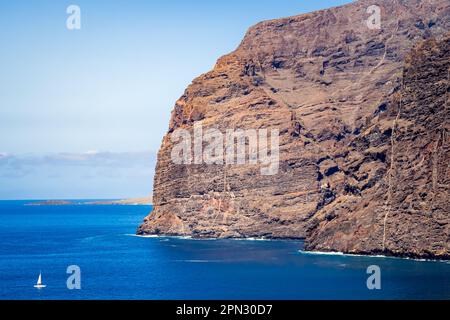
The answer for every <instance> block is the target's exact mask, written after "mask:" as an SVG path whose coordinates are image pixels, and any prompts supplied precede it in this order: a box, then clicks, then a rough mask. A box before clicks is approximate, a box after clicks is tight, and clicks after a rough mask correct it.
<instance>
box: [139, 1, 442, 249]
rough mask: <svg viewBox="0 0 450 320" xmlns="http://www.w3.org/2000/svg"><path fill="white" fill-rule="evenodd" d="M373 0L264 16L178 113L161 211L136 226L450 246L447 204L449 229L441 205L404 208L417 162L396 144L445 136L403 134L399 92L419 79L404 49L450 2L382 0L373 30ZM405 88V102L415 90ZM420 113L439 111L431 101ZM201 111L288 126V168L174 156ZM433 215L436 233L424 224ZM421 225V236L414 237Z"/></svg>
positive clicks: (160, 190) (165, 155) (316, 243)
mask: <svg viewBox="0 0 450 320" xmlns="http://www.w3.org/2000/svg"><path fill="white" fill-rule="evenodd" d="M372 4H373V3H372V1H358V2H355V3H352V4H350V5H346V6H342V7H338V8H332V9H329V10H322V11H318V12H314V13H310V14H306V15H300V16H295V17H289V18H284V19H277V20H271V21H265V22H262V23H259V24H257V25H256V26H254V27H252V28H250V30H249V31H248V32H247V34H246V36H245V38H244V40H243V41H242V43H241V45H240V46H239V48H238V49H237V50H236V51H234V52H233V53H231V54H229V55H226V56H224V57H222V58H220V59H219V60H218V62H217V64H216V66H215V68H214V69H213V70H212V71H210V72H208V73H206V74H204V75H201V76H200V77H198V78H197V79H195V80H194V81H193V83H192V84H191V85H190V86H189V87H188V88H187V89H186V91H185V93H184V94H183V96H182V97H181V98H180V99H179V100H178V101H177V102H176V104H175V107H174V110H173V111H172V117H171V121H170V124H169V131H168V134H167V135H166V136H165V137H164V139H163V142H162V146H161V149H160V151H159V154H158V162H157V167H156V175H155V180H154V211H153V212H152V214H151V215H150V216H149V217H147V218H146V219H145V221H144V223H143V224H142V225H141V226H140V228H139V229H138V233H139V234H161V235H188V236H193V237H237V238H240V237H267V238H306V240H307V248H308V249H311V250H327V251H344V252H354V253H357V252H358V253H361V252H362V253H375V252H377V253H378V252H382V251H383V252H386V253H392V254H396V255H414V256H438V257H446V256H448V242H449V241H448V213H449V210H448V207H447V208H441V207H442V204H441V205H439V206H441V207H439V206H438V207H439V208H438V209H436V210H437V211H436V210H435V211H436V212H438V213H437V214H438V215H440V216H441V218H439V219H438V221H439V223H438V225H439V227H437V225H436V224H435V221H437V220H436V219H435V218H434V217H432V218H429V217H428V218H427V217H422V216H421V215H415V216H410V217H409V218H408V219H403V220H400V219H399V216H401V215H402V212H409V211H407V209H405V208H403V207H402V206H404V204H403V203H404V201H403V200H404V199H401V197H402V196H401V195H400V194H401V193H402V192H403V193H405V192H406V193H407V192H408V191H407V190H404V184H405V182H407V181H409V180H408V179H409V178H412V176H411V177H409V176H407V175H402V171H403V170H405V171H408V172H409V171H410V169H407V167H405V166H406V163H405V162H402V161H404V159H403V158H402V157H400V156H397V155H398V154H400V153H399V152H403V154H404V156H408V157H409V156H413V154H414V152H416V153H420V152H419V151H418V150H420V148H421V147H422V146H421V145H419V144H418V145H417V148H418V149H417V150H414V151H411V153H408V152H409V151H405V150H409V149H408V147H407V145H408V143H407V142H406V139H413V141H414V142H416V141H419V140H420V141H423V143H425V142H426V141H428V143H430V144H433V143H434V144H436V143H437V142H436V141H437V140H435V139H436V137H437V136H435V135H431V133H430V134H429V135H425V136H423V137H422V136H420V137H421V138H420V139H418V138H414V135H415V133H411V132H409V131H408V132H409V133H408V134H410V135H412V136H403V135H402V132H403V131H401V130H400V129H401V128H403V127H402V126H403V125H406V122H405V121H407V120H406V119H407V118H408V117H410V118H411V119H410V120H409V121H412V123H414V121H413V119H415V115H413V114H411V115H408V117H406V114H405V116H402V114H401V113H400V116H398V114H399V112H398V111H395V110H397V109H396V101H397V100H395V97H398V96H399V94H400V93H399V92H403V91H404V90H406V87H405V86H404V84H403V85H402V83H407V82H408V80H407V79H408V70H409V69H407V68H408V64H409V63H410V62H408V61H410V60H407V61H406V66H405V60H406V56H407V55H408V53H409V52H410V51H411V49H412V48H413V46H414V45H415V44H417V43H418V42H421V41H423V40H426V39H431V38H435V39H438V40H439V41H442V40H441V39H442V38H443V37H444V36H445V35H446V34H447V32H448V31H449V30H450V21H449V20H450V19H449V16H450V9H449V4H448V1H446V0H436V1H432V0H427V1H392V0H384V1H378V3H377V5H379V6H380V7H381V10H382V12H381V14H382V27H381V29H380V30H370V29H369V28H368V27H367V25H366V23H365V21H366V19H367V18H368V16H369V14H367V13H366V10H367V8H368V7H369V6H370V5H372ZM430 41H435V40H430ZM427 43H428V42H427ZM433 43H435V46H436V48H438V47H439V45H437V43H438V42H436V41H435V42H433ZM439 43H440V42H439ZM444 43H445V42H444ZM439 48H440V47H439ZM436 50H437V49H436ZM438 51H439V50H438ZM433 52H434V51H433ZM409 59H411V58H409ZM429 59H431V60H433V58H431V57H430V58H429ZM439 59H441V58H437V60H439ZM442 59H443V58H442ZM442 59H441V60H442ZM439 61H440V60H439ZM418 63H419V61H418ZM424 63H425V62H424ZM404 66H405V68H406V69H405V77H403V68H404ZM433 66H434V65H433ZM428 77H429V79H430V80H431V79H434V80H436V79H438V78H439V76H437V75H436V76H435V75H429V76H428ZM405 81H406V82H405ZM436 81H438V80H436ZM439 81H444V79H442V80H439ZM408 88H409V87H408ZM408 90H409V89H408ZM430 90H434V89H430ZM431 92H432V91H430V95H429V99H430V100H431V101H432V102H433V103H435V104H436V108H438V109H439V106H441V107H442V103H441V102H439V101H440V100H439V99H442V97H441V96H439V97H440V98H436V99H435V98H434V96H433V95H431ZM406 94H408V93H407V92H405V93H404V94H402V95H406ZM436 97H437V96H436ZM402 99H403V100H402V101H403V102H402V103H403V104H405V101H416V100H414V99H413V98H412V97H411V96H409V98H408V99H405V98H402ZM427 102H430V101H427ZM417 103H419V102H417V101H416V104H417ZM405 105H406V104H405ZM409 105H410V106H411V108H413V105H415V104H412V102H411V103H410V104H409ZM444 105H445V104H444ZM403 110H406V109H403ZM421 110H422V109H421ZM444 110H447V109H444ZM419 113H421V114H426V115H427V116H428V117H435V115H434V113H432V112H431V110H428V109H426V110H425V109H424V110H422V111H420V112H419ZM397 116H398V119H397ZM392 117H393V118H392ZM438 117H440V119H441V121H442V120H443V119H446V118H445V117H443V114H440V115H439V116H438ZM447 118H448V115H447ZM396 119H397V120H396ZM429 120H430V119H428V120H427V123H431V122H430V121H429ZM435 120H436V121H438V119H437V118H436V119H435ZM198 121H202V125H203V128H204V130H206V129H207V128H216V129H218V130H220V131H221V132H225V131H226V130H227V129H244V130H245V129H261V128H267V129H269V130H270V129H278V130H279V132H280V166H279V168H280V169H279V172H278V174H276V175H272V176H264V175H261V174H260V165H228V166H227V165H206V164H196V165H177V164H174V163H173V161H172V160H171V150H172V147H173V145H174V144H173V142H172V141H171V139H170V134H171V133H172V132H174V130H176V129H179V128H183V129H186V130H190V131H192V130H193V126H194V123H196V122H198ZM394 122H395V124H394ZM413 127H414V126H413ZM444 127H445V126H444ZM414 130H419V129H417V128H416V129H414ZM414 130H413V131H414ZM417 135H419V133H417ZM447 137H448V136H446V135H445V134H444V136H443V137H442V133H441V138H439V139H440V141H441V142H438V144H439V145H442V146H443V145H445V142H444V140H445V139H447ZM430 148H431V147H430ZM438 150H440V151H437V153H435V155H434V156H433V159H434V160H433V161H434V162H433V163H436V165H435V166H434V167H433V168H434V169H433V170H432V171H433V172H434V173H433V177H434V178H432V183H431V184H432V185H434V190H436V192H435V193H434V196H433V197H434V200H433V201H434V202H433V203H434V204H436V203H439V201H440V200H436V199H441V198H440V197H442V196H443V194H442V190H444V191H448V189H446V188H448V181H443V180H439V179H440V178H439V177H440V176H441V175H442V174H444V173H445V172H444V171H442V170H444V169H443V167H445V163H448V154H447V153H445V152H444V151H442V150H443V149H440V148H438ZM391 154H394V156H393V157H392V156H391ZM436 154H437V155H436ZM445 157H447V158H445ZM424 161H425V160H424ZM439 163H443V165H441V166H440V165H439ZM447 169H448V168H447ZM423 170H424V171H426V170H427V169H426V168H425V169H423ZM439 170H441V171H439ZM424 175H426V174H425V173H424ZM447 176H448V173H447ZM406 184H408V185H409V186H410V187H411V188H413V190H414V192H416V191H417V190H418V188H416V186H417V185H420V186H424V188H425V189H426V188H428V185H429V183H428V182H427V181H425V180H420V179H419V180H418V181H416V182H414V184H413V183H409V182H408V183H406ZM431 195H432V193H430V192H428V193H427V196H426V199H428V198H427V197H429V196H431ZM408 199H409V198H408ZM408 201H409V203H410V205H411V206H412V207H413V206H417V205H419V203H421V201H420V200H418V199H417V198H415V194H414V193H413V195H411V196H410V199H409V200H408ZM426 202H427V208H428V206H433V205H434V204H433V205H432V204H430V202H429V200H426ZM420 205H421V204H420ZM400 209H401V210H406V211H401V210H400ZM415 210H418V211H420V210H422V209H420V208H419V209H417V208H416V209H415ZM427 210H428V209H427ZM430 210H431V209H429V210H428V211H427V212H428V213H429V212H431V211H432V210H431V211H430ZM439 210H440V211H439ZM439 212H440V213H439ZM405 214H407V213H405ZM416 218H417V219H422V220H421V221H422V222H421V223H417V222H414V221H415V219H416ZM400 221H401V222H400ZM405 221H406V222H405ZM423 223H425V224H427V227H426V228H424V230H425V229H426V230H427V231H424V232H422V231H420V230H419V229H418V226H419V225H420V224H423ZM436 223H437V222H436ZM399 230H400V232H399ZM411 230H415V231H414V233H410V234H414V235H415V236H416V237H415V238H414V239H415V240H414V242H411V241H409V240H408V237H406V234H408V232H410V231H411ZM433 230H434V231H433ZM431 232H435V233H436V234H437V235H436V236H434V235H433V237H431V236H430V233H431ZM434 243H438V244H437V245H435V244H434ZM383 248H384V249H383Z"/></svg>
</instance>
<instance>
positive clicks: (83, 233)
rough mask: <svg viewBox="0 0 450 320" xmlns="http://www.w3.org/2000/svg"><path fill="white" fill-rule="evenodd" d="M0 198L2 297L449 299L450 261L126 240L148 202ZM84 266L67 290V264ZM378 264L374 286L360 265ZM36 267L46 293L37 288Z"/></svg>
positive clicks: (279, 246) (275, 244)
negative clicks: (33, 202) (50, 202)
mask: <svg viewBox="0 0 450 320" xmlns="http://www.w3.org/2000/svg"><path fill="white" fill-rule="evenodd" d="M25 203H27V202H24V201H0V221H1V223H0V239H1V246H0V299H450V277H449V275H450V264H448V263H445V262H435V261H415V260H404V259H393V258H381V257H359V256H343V255H341V256H340V255H316V254H305V253H302V252H300V251H299V250H301V249H302V246H303V243H302V242H301V241H249V240H190V239H179V238H142V237H136V236H133V234H134V232H135V230H136V227H137V226H138V224H139V223H140V222H141V221H142V219H143V218H144V217H145V216H146V215H147V214H148V212H149V211H150V210H151V207H150V206H93V205H83V206H25V205H24V204H25ZM69 265H78V266H79V267H80V268H81V290H68V289H67V287H66V280H67V277H68V276H69V275H68V274H66V268H67V267H68V266H69ZM370 265H378V266H379V267H380V268H381V290H374V291H371V290H368V289H367V286H366V280H367V277H368V276H369V275H367V274H366V269H367V267H368V266H370ZM40 271H42V277H43V282H44V283H45V284H46V285H47V287H46V288H45V289H41V290H38V289H35V288H34V287H33V285H34V284H35V282H36V280H37V277H38V274H39V272H40Z"/></svg>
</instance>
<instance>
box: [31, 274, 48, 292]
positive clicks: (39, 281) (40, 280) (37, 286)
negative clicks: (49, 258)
mask: <svg viewBox="0 0 450 320" xmlns="http://www.w3.org/2000/svg"><path fill="white" fill-rule="evenodd" d="M34 287H35V288H38V289H42V288H45V287H46V285H45V284H42V274H41V273H40V272H39V277H38V281H37V283H36V284H35V285H34Z"/></svg>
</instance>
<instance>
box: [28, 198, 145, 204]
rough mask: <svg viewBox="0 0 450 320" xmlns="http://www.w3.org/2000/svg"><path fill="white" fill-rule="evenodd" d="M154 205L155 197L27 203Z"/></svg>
mask: <svg viewBox="0 0 450 320" xmlns="http://www.w3.org/2000/svg"><path fill="white" fill-rule="evenodd" d="M152 203H153V197H152V196H148V197H143V198H130V199H118V200H117V199H116V200H99V201H77V200H45V201H34V202H29V203H26V204H25V205H26V206H67V205H71V206H74V205H134V206H138V205H141V206H149V205H151V204H152Z"/></svg>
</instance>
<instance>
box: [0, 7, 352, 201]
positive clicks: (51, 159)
mask: <svg viewBox="0 0 450 320" xmlns="http://www.w3.org/2000/svg"><path fill="white" fill-rule="evenodd" d="M348 2H351V1H349V0H315V1H300V0H297V1H294V0H258V1H256V0H249V1H243V0H227V1H213V0H210V1H204V0H190V1H186V0H165V1H162V0H161V1H151V0H145V1H144V0H126V1H125V0H108V1H107V0H72V1H64V0H58V1H57V0H28V1H24V0H16V1H10V0H0V137H1V138H0V200H1V199H3V200H5V199H109V198H114V199H115V198H126V197H140V196H145V195H148V194H150V193H151V190H152V180H153V174H154V166H155V163H156V152H157V150H158V148H159V146H160V143H161V140H162V137H163V135H164V134H165V132H166V130H167V128H168V122H169V118H170V112H171V110H172V107H173V105H174V103H175V101H176V100H177V99H178V98H179V97H180V96H181V95H182V94H183V92H184V90H185V88H186V87H187V86H188V85H189V84H190V83H191V81H192V80H193V79H194V78H195V77H197V76H199V75H200V74H202V73H205V72H207V71H209V70H210V69H211V68H212V67H213V66H214V64H215V62H216V60H217V59H218V58H219V57H220V56H222V55H224V54H226V53H229V52H231V51H233V50H234V49H235V48H236V47H237V46H238V45H239V43H240V41H241V40H242V38H243V36H244V34H245V32H246V30H247V29H248V28H249V27H250V26H252V25H254V24H255V23H257V22H260V21H262V20H267V19H274V18H281V17H286V16H291V15H297V14H301V13H306V12H311V11H314V10H318V9H323V8H329V7H333V6H337V5H342V4H345V3H348ZM73 4H74V5H77V6H79V7H80V9H81V29H80V30H69V29H67V27H66V20H67V18H68V16H69V15H68V14H67V13H66V9H67V7H69V6H70V5H73Z"/></svg>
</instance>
